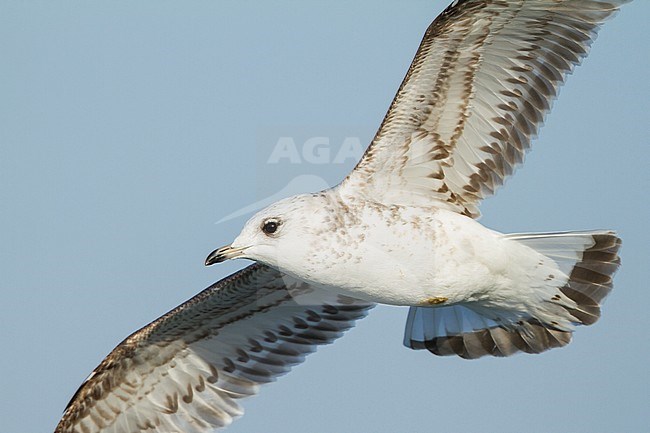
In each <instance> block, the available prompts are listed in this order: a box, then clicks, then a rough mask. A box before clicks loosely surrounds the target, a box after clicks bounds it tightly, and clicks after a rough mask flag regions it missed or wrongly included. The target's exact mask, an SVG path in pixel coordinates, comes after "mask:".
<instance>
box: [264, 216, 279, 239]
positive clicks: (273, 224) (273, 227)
mask: <svg viewBox="0 0 650 433" xmlns="http://www.w3.org/2000/svg"><path fill="white" fill-rule="evenodd" d="M278 227H280V221H279V220H277V219H274V218H273V219H268V220H266V221H264V222H263V223H262V231H263V232H264V233H265V234H267V235H272V234H274V233H275V232H276V231H278Z"/></svg>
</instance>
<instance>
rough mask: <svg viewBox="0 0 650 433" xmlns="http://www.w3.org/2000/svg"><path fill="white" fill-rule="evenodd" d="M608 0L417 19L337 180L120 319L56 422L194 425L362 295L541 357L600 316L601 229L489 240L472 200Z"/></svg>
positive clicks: (505, 350)
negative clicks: (182, 285) (149, 317)
mask: <svg viewBox="0 0 650 433" xmlns="http://www.w3.org/2000/svg"><path fill="white" fill-rule="evenodd" d="M623 3H626V1H625V0H607V1H605V0H520V1H514V0H512V1H510V0H509V1H503V0H457V1H454V2H453V3H452V4H451V5H450V6H449V7H448V8H447V9H446V10H444V11H443V12H442V14H441V15H440V16H439V17H437V18H436V19H435V20H434V21H433V23H432V24H431V25H430V26H429V28H428V29H427V31H426V33H425V35H424V39H423V40H422V43H421V45H420V47H419V49H418V51H417V53H416V56H415V59H414V60H413V63H412V64H411V66H410V68H409V70H408V73H407V75H406V78H405V79H404V81H403V82H402V85H401V86H400V88H399V90H398V92H397V95H396V96H395V98H394V100H393V102H392V104H391V106H390V108H389V110H388V113H387V114H386V117H385V118H384V120H383V122H382V124H381V126H380V128H379V130H378V132H377V134H376V136H375V137H374V139H373V140H372V142H371V144H370V145H369V147H368V149H367V151H366V152H365V154H364V155H363V157H362V158H361V160H360V161H359V163H358V164H357V166H356V167H355V168H354V170H353V171H352V172H351V173H350V174H349V175H348V176H347V177H346V178H345V179H344V180H343V181H342V182H341V183H340V184H339V185H337V186H335V187H333V188H329V189H325V190H322V191H320V192H316V193H313V194H301V195H296V196H293V197H289V198H287V199H283V200H280V201H278V202H276V203H273V204H270V205H269V206H268V207H266V208H264V209H262V210H261V211H259V212H258V213H257V214H255V215H254V216H253V217H252V218H251V219H250V220H249V221H248V222H247V223H246V224H245V226H244V228H243V229H242V231H241V233H240V234H239V235H238V236H237V237H236V238H235V239H234V241H233V242H232V244H230V245H228V246H225V247H222V248H218V249H216V250H215V251H213V252H212V253H211V254H210V255H209V256H208V258H207V259H206V265H212V264H214V263H219V262H222V261H225V260H229V259H235V258H245V259H249V260H253V261H254V262H255V263H254V264H252V265H249V266H248V267H246V268H244V269H242V270H240V271H239V272H236V273H235V274H233V275H231V276H229V277H227V278H225V279H223V280H221V281H219V282H217V283H215V284H214V285H212V286H211V287H209V288H207V289H206V290H204V291H203V292H201V293H199V294H198V295H196V296H195V297H193V298H192V299H190V300H189V301H187V302H185V303H184V304H182V305H180V306H178V307H177V308H175V309H173V310H172V311H170V312H169V313H167V314H165V315H164V316H162V317H160V318H159V319H157V320H155V321H154V322H152V323H150V324H149V325H146V326H145V327H143V328H142V329H140V330H138V331H136V332H135V333H133V334H132V335H131V336H129V337H127V338H126V339H125V340H124V341H123V342H122V343H120V344H119V345H118V346H117V347H116V348H115V349H114V350H113V351H112V352H111V353H110V354H109V355H108V356H107V357H106V358H105V359H104V360H103V361H102V362H101V364H100V365H99V366H98V367H97V368H96V369H95V370H94V371H93V372H92V373H91V375H90V376H89V377H88V378H87V379H86V381H85V382H84V383H83V384H82V385H81V387H80V388H79V390H78V391H77V393H76V394H75V395H74V397H73V398H72V400H71V401H70V403H69V405H68V407H67V409H66V410H65V412H64V415H63V417H62V419H61V421H60V423H59V424H58V426H57V428H56V433H70V432H77V433H100V432H101V433H108V432H114V433H118V432H140V431H147V432H186V433H189V432H196V433H202V432H207V431H214V430H216V429H219V428H223V427H226V426H228V425H229V424H230V423H231V422H232V421H233V419H235V418H236V417H238V416H240V415H241V414H242V409H241V407H240V405H239V404H238V401H237V400H238V399H240V398H243V397H247V396H250V395H253V394H255V393H257V392H258V389H259V387H260V385H261V384H264V383H267V382H271V381H273V380H274V379H275V378H276V377H277V376H279V375H282V374H284V373H287V372H288V371H289V370H290V368H291V367H292V366H293V365H296V364H298V363H300V362H302V361H303V360H304V358H305V356H306V355H307V354H309V353H311V352H313V351H314V350H315V349H316V347H317V346H318V345H322V344H326V343H331V342H332V341H334V340H335V339H337V338H338V337H340V336H341V335H342V334H343V333H344V332H345V331H346V330H347V329H349V328H351V327H352V326H353V325H354V323H355V321H356V320H359V319H361V318H363V317H364V316H365V315H366V314H367V313H368V312H369V310H370V309H371V308H372V307H373V306H374V305H375V304H377V303H381V304H390V305H399V306H408V307H409V314H408V318H407V322H406V331H405V336H404V344H405V345H406V346H407V347H410V348H412V349H425V350H428V351H430V352H431V353H433V354H436V355H458V356H460V357H463V358H468V359H474V358H479V357H482V356H486V355H491V356H509V355H512V354H514V353H517V352H525V353H540V352H544V351H546V350H548V349H551V348H556V347H561V346H565V345H566V344H568V343H569V342H570V340H571V336H572V333H573V332H574V330H575V328H576V327H578V326H580V325H591V324H593V323H594V322H596V321H597V320H598V318H599V317H600V305H601V302H602V301H603V299H604V298H605V297H606V296H607V294H608V293H609V292H610V291H611V289H612V275H613V274H614V272H615V271H616V270H617V268H618V267H619V264H620V259H619V256H618V250H619V247H620V245H621V241H620V239H619V238H618V237H617V236H616V234H615V233H614V232H612V231H607V230H601V231H582V232H557V233H537V234H535V233H524V234H501V233H498V232H495V231H493V230H490V229H488V228H486V227H484V226H482V225H481V224H480V223H478V222H477V218H478V217H479V211H478V205H479V203H480V201H481V200H482V199H483V198H484V197H486V196H489V195H491V194H493V193H494V191H495V190H496V189H497V188H498V187H499V186H500V185H501V184H502V183H503V182H504V180H505V179H506V178H507V177H508V176H509V175H510V174H512V172H513V170H514V169H515V168H516V166H517V165H519V164H520V163H522V162H523V159H524V154H525V153H526V151H527V150H528V148H529V147H530V144H531V140H532V139H533V138H534V137H535V136H536V135H537V133H538V131H539V128H540V127H541V125H542V123H543V120H544V118H545V115H546V113H547V112H548V111H549V110H550V107H551V103H552V101H553V100H554V99H555V97H556V96H557V94H558V90H559V88H560V86H561V85H562V84H563V82H564V81H565V79H566V77H567V75H568V74H570V73H571V72H572V71H573V69H574V68H575V67H576V66H577V65H578V64H579V63H580V62H581V61H582V59H583V58H584V57H585V56H586V55H587V53H588V51H589V47H590V45H591V43H592V42H593V41H594V39H595V38H596V34H597V32H598V30H599V28H600V26H601V25H602V24H603V23H604V22H605V21H606V20H607V19H609V18H611V17H612V16H613V15H614V13H615V12H616V11H617V10H618V9H619V7H620V6H621V5H622V4H623Z"/></svg>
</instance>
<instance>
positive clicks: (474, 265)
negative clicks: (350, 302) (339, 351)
mask: <svg viewBox="0 0 650 433" xmlns="http://www.w3.org/2000/svg"><path fill="white" fill-rule="evenodd" d="M359 221H364V223H360V224H357V225H354V226H351V227H350V228H348V231H347V232H346V233H345V237H344V239H348V241H345V244H340V243H341V242H342V239H343V237H342V238H341V239H337V240H335V241H334V242H333V243H332V244H330V245H328V247H327V248H323V252H322V254H319V255H318V256H317V258H316V259H315V261H316V262H320V265H319V266H317V267H316V266H315V267H314V268H312V270H311V271H310V272H309V275H299V277H301V278H306V279H308V280H310V281H311V282H314V283H316V284H320V285H323V286H327V287H329V288H330V289H331V288H334V289H335V290H337V291H339V292H341V293H345V294H348V295H351V296H354V297H357V298H361V299H364V300H368V301H373V302H380V303H384V304H392V305H410V306H413V305H438V304H445V305H449V304H453V303H459V302H472V301H481V300H482V299H487V298H490V297H492V298H495V296H494V295H495V294H497V297H496V298H498V297H499V296H498V294H499V293H501V294H502V295H503V296H506V295H507V292H508V290H509V289H510V288H511V287H513V286H515V285H516V283H517V280H518V279H525V278H527V277H526V272H525V269H526V267H527V266H529V265H530V266H534V264H535V263H536V261H537V259H538V256H539V254H537V253H536V252H535V251H533V250H531V249H529V248H526V247H523V246H521V245H519V244H517V243H514V242H511V241H508V240H507V239H505V238H503V236H502V235H500V234H499V233H497V232H494V231H492V230H489V229H487V228H485V227H483V226H482V225H480V224H479V223H477V222H476V221H474V220H472V219H470V218H467V217H464V216H462V215H459V214H456V213H453V212H449V211H445V210H440V209H431V210H430V209H426V210H425V209H422V208H405V207H401V208H398V209H392V210H391V211H386V210H385V209H373V208H367V209H365V210H364V211H363V215H361V216H360V218H359ZM335 239H336V238H335ZM330 257H336V258H337V259H336V260H333V261H332V260H329V258H330ZM322 263H327V266H324V267H323V266H322ZM510 290H511V289H510Z"/></svg>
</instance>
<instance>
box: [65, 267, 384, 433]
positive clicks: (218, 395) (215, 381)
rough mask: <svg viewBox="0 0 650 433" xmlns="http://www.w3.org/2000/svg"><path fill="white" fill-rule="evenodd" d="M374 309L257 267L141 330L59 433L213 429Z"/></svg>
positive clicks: (88, 388) (90, 385)
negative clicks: (264, 386) (240, 402)
mask: <svg viewBox="0 0 650 433" xmlns="http://www.w3.org/2000/svg"><path fill="white" fill-rule="evenodd" d="M372 306H373V305H372V304H368V303H366V302H362V301H358V300H356V299H352V298H349V297H344V296H337V295H333V294H330V293H328V292H324V291H322V290H320V291H317V290H314V289H313V288H312V287H311V286H309V285H308V284H306V283H303V282H300V281H297V280H294V279H292V278H289V277H287V276H285V275H283V274H281V273H280V272H279V271H277V270H274V269H272V268H269V267H267V266H264V265H259V264H254V265H251V266H249V267H247V268H245V269H243V270H241V271H239V272H237V273H235V274H233V275H231V276H230V277H227V278H225V279H224V280H221V281H219V282H217V283H215V284H213V285H212V286H210V287H209V288H207V289H206V290H204V291H203V292H201V293H199V294H198V295H196V296H195V297H193V298H192V299H190V300H189V301H187V302H185V303H184V304H182V305H180V306H179V307H177V308H175V309H174V310H172V311H170V312H169V313H167V314H165V315H164V316H162V317H161V318H159V319H157V320H155V321H154V322H152V323H151V324H149V325H147V326H145V327H144V328H142V329H140V330H139V331H136V332H135V333H133V334H132V335H131V336H129V337H128V338H126V339H125V340H124V341H123V342H122V343H120V344H119V345H118V346H117V347H116V348H115V349H114V350H113V351H112V352H111V353H110V354H109V355H108V356H107V357H106V358H105V359H104V360H103V361H102V362H101V364H100V365H99V366H98V367H97V368H96V369H95V371H94V372H93V373H92V374H91V375H90V377H89V378H88V379H87V380H86V381H85V382H84V383H83V385H82V386H81V387H80V388H79V390H78V391H77V393H76V394H75V396H74V397H73V398H72V401H71V402H70V403H69V405H68V407H67V409H66V411H65V413H64V415H63V418H62V419H61V421H60V422H59V425H58V426H57V428H56V431H55V433H68V432H76V433H82V432H83V433H92V432H96V433H99V432H101V433H109V432H114V433H118V432H119V433H124V432H143V431H144V432H152V433H153V432H171V431H179V432H181V431H182V432H186V433H191V432H196V433H199V432H207V431H213V430H214V429H215V428H220V427H225V426H227V425H229V424H230V423H231V422H232V420H233V419H234V418H236V417H238V416H240V415H241V414H242V412H243V411H242V409H241V408H240V406H239V405H238V403H237V400H238V399H240V398H243V397H247V396H250V395H253V394H256V393H257V391H258V388H259V386H260V385H261V384H264V383H267V382H270V381H273V380H275V378H276V377H277V376H279V375H282V374H284V373H287V372H288V371H289V370H290V369H291V367H292V366H293V365H296V364H299V363H300V362H302V361H303V360H304V358H305V356H306V355H307V354H309V353H311V352H313V351H314V350H316V347H317V346H318V345H321V344H327V343H331V342H332V341H333V340H335V339H336V338H338V337H340V336H341V335H342V334H343V332H345V331H346V330H347V329H349V328H351V327H352V326H354V322H355V321H356V320H358V319H360V318H362V317H364V316H365V315H366V314H367V312H368V310H369V309H370V308H372Z"/></svg>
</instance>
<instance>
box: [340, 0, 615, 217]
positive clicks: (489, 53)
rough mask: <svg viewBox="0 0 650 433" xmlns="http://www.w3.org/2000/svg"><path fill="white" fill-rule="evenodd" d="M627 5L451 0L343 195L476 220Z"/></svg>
mask: <svg viewBox="0 0 650 433" xmlns="http://www.w3.org/2000/svg"><path fill="white" fill-rule="evenodd" d="M627 1H628V0H607V1H603V0H519V1H517V0H507V1H503V0H459V1H455V2H453V4H452V5H451V6H450V7H448V8H447V9H446V10H445V11H444V12H443V13H442V14H441V15H440V16H439V17H438V18H437V19H436V20H435V21H434V22H433V23H432V24H431V26H430V27H429V28H428V29H427V31H426V34H425V35H424V39H423V41H422V43H421V45H420V48H419V50H418V52H417V54H416V56H415V59H414V61H413V63H412V64H411V67H410V69H409V71H408V73H407V75H406V78H405V79H404V81H403V83H402V85H401V87H400V89H399V91H398V92H397V95H396V96H395V99H394V100H393V103H392V104H391V107H390V109H389V111H388V113H387V115H386V117H385V119H384V122H383V124H382V125H381V127H380V129H379V131H378V132H377V135H376V136H375V138H374V140H373V142H372V143H371V145H370V146H369V148H368V150H367V151H366V153H365V155H364V156H363V158H362V159H361V161H360V162H359V164H358V165H357V167H356V168H355V169H354V171H353V172H352V173H350V175H349V176H348V178H347V179H346V180H345V181H344V182H343V183H342V184H341V186H340V191H341V193H342V194H344V195H345V194H349V195H353V196H357V195H362V196H364V197H365V198H366V199H368V200H374V201H377V202H382V203H386V204H404V205H420V206H437V207H446V208H448V209H451V210H454V211H457V212H460V213H463V214H466V215H469V216H472V217H478V216H479V211H478V208H477V206H478V202H479V201H480V200H481V199H482V198H484V197H486V196H488V195H490V194H492V193H493V192H494V190H495V189H496V188H497V187H498V186H500V185H501V184H502V183H503V181H504V179H505V178H506V177H507V176H509V175H510V174H511V173H512V172H513V170H514V168H515V167H516V166H517V165H518V164H519V163H521V162H522V161H523V158H524V153H525V152H526V150H528V148H529V147H530V142H531V139H532V138H533V137H535V136H536V135H537V133H538V131H539V128H540V126H541V125H542V122H543V120H544V117H545V115H546V113H547V112H548V111H549V109H550V107H551V103H552V101H553V99H554V98H555V97H556V96H557V94H558V89H559V87H560V86H561V85H562V83H563V82H564V80H565V79H566V77H567V75H568V74H569V73H571V71H572V70H573V68H574V67H575V66H576V65H578V64H579V63H580V62H581V61H582V59H583V58H584V57H585V56H586V55H587V53H588V51H589V47H590V45H591V43H592V42H593V41H594V39H595V38H596V34H597V32H598V30H599V26H600V25H601V24H602V23H603V22H604V21H606V20H607V19H608V18H610V17H611V16H612V15H613V14H614V13H615V12H616V11H617V9H618V7H619V6H620V5H621V4H623V3H626V2H627Z"/></svg>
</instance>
